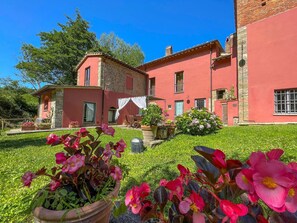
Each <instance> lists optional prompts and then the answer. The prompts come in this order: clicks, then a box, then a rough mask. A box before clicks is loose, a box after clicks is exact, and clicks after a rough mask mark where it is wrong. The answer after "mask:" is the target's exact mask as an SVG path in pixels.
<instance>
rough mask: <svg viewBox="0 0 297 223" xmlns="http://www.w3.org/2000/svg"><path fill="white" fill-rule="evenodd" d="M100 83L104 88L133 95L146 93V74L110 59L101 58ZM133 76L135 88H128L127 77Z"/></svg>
mask: <svg viewBox="0 0 297 223" xmlns="http://www.w3.org/2000/svg"><path fill="white" fill-rule="evenodd" d="M98 75H99V80H98V84H99V86H101V87H102V88H103V89H104V90H108V91H113V92H118V93H125V94H129V95H133V96H142V95H146V75H144V74H142V73H139V72H137V71H134V70H131V69H129V68H127V67H124V66H123V65H120V64H118V63H116V62H114V61H112V60H110V59H106V58H101V59H100V60H99V68H98ZM127 76H129V77H132V78H133V89H127V87H126V77H127Z"/></svg>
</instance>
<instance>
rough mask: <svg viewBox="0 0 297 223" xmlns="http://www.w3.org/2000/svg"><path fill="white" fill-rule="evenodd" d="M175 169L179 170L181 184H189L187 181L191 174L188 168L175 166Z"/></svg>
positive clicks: (179, 165)
mask: <svg viewBox="0 0 297 223" xmlns="http://www.w3.org/2000/svg"><path fill="white" fill-rule="evenodd" d="M177 169H178V170H179V174H180V175H179V178H180V179H181V181H182V182H184V183H185V184H188V183H189V179H190V178H191V172H190V170H189V168H186V167H184V166H183V165H181V164H178V165H177Z"/></svg>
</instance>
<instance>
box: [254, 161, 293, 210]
mask: <svg viewBox="0 0 297 223" xmlns="http://www.w3.org/2000/svg"><path fill="white" fill-rule="evenodd" d="M253 183H254V187H255V191H256V193H257V195H258V196H259V197H260V198H261V199H262V200H263V201H264V202H265V203H266V204H267V205H268V206H269V207H270V208H272V209H273V210H275V211H277V212H280V211H281V210H282V207H283V206H284V204H285V199H286V197H287V193H288V189H287V188H288V187H290V185H291V184H292V180H291V179H290V175H289V173H288V168H287V167H286V166H285V164H283V163H282V162H280V161H278V160H270V161H268V162H261V163H258V164H257V165H255V173H254V174H253Z"/></svg>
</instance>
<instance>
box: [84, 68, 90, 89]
mask: <svg viewBox="0 0 297 223" xmlns="http://www.w3.org/2000/svg"><path fill="white" fill-rule="evenodd" d="M85 86H90V67H87V68H86V69H85Z"/></svg>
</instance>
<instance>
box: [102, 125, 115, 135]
mask: <svg viewBox="0 0 297 223" xmlns="http://www.w3.org/2000/svg"><path fill="white" fill-rule="evenodd" d="M101 129H102V132H103V133H104V134H106V135H111V136H113V135H114V132H115V130H114V128H112V127H108V125H107V124H104V123H103V124H102V125H101Z"/></svg>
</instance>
